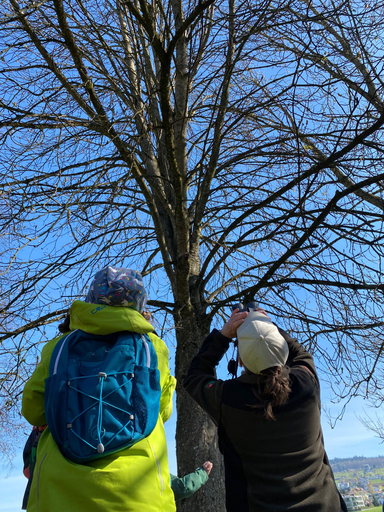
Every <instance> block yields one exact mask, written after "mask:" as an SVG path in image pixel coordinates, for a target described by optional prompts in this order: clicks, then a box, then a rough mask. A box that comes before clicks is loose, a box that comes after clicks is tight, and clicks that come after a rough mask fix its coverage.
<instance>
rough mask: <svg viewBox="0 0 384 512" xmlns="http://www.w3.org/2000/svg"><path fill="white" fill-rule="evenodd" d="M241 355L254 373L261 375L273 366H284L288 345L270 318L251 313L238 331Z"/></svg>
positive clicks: (257, 312) (261, 314)
mask: <svg viewBox="0 0 384 512" xmlns="http://www.w3.org/2000/svg"><path fill="white" fill-rule="evenodd" d="M237 339H238V342H239V355H240V357H241V360H242V361H243V363H244V365H245V367H246V368H247V369H248V370H249V371H250V372H252V373H260V372H261V371H262V370H265V369H267V368H271V367H272V366H284V365H285V363H286V362H287V359H288V353H289V349H288V345H287V342H286V341H285V339H284V338H283V336H282V335H281V334H280V333H279V330H278V328H277V327H276V326H275V325H274V324H273V323H272V322H271V319H270V318H269V316H267V315H265V314H264V313H261V312H260V311H250V312H249V313H248V316H247V317H246V319H245V320H244V322H243V323H242V324H241V325H240V326H239V327H238V329H237Z"/></svg>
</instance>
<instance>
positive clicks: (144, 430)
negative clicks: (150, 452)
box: [132, 366, 161, 438]
mask: <svg viewBox="0 0 384 512" xmlns="http://www.w3.org/2000/svg"><path fill="white" fill-rule="evenodd" d="M134 375H135V376H134V379H133V389H132V392H133V395H132V397H133V406H134V410H135V420H134V423H135V427H134V428H135V435H137V436H140V437H141V438H143V437H146V436H147V435H149V434H150V433H151V432H152V430H153V429H154V428H155V426H156V423H157V419H158V416H159V412H160V397H161V388H160V373H159V370H158V369H157V368H148V367H146V366H135V370H134Z"/></svg>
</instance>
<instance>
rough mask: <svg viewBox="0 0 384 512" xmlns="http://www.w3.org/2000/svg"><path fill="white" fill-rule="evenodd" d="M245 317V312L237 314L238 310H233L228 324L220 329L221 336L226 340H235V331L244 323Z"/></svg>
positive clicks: (246, 313)
mask: <svg viewBox="0 0 384 512" xmlns="http://www.w3.org/2000/svg"><path fill="white" fill-rule="evenodd" d="M247 315H248V312H247V311H242V312H241V313H239V310H238V309H235V311H233V312H232V315H231V316H230V317H229V319H228V322H227V323H226V324H225V325H224V327H223V328H222V329H221V334H222V335H223V336H225V337H226V338H236V330H237V328H238V327H239V326H240V325H241V324H242V323H243V322H244V319H245V318H246V316H247Z"/></svg>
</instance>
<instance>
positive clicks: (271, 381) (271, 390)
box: [251, 366, 291, 421]
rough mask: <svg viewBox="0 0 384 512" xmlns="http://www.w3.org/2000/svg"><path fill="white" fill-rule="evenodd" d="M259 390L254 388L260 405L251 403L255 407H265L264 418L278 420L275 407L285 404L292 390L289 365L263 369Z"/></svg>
mask: <svg viewBox="0 0 384 512" xmlns="http://www.w3.org/2000/svg"><path fill="white" fill-rule="evenodd" d="M260 377H261V378H260V380H259V382H258V384H257V390H256V389H255V388H253V389H252V391H253V394H254V395H255V397H256V398H257V399H258V400H259V401H260V402H261V404H260V405H251V407H253V408H264V418H265V419H267V420H269V421H270V420H274V421H275V420H276V418H275V416H274V414H273V409H272V408H273V407H276V406H279V405H284V404H285V403H286V402H287V400H288V397H289V393H290V392H291V386H290V381H289V369H288V367H287V366H283V367H281V366H272V367H271V368H267V369H266V370H263V371H262V372H261V374H260Z"/></svg>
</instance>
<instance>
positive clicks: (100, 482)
mask: <svg viewBox="0 0 384 512" xmlns="http://www.w3.org/2000/svg"><path fill="white" fill-rule="evenodd" d="M124 274H125V275H124ZM145 302H146V293H145V290H144V287H143V286H142V279H141V276H140V274H139V273H137V272H135V271H131V270H129V269H116V268H113V267H107V268H106V269H103V270H102V271H100V272H98V273H97V274H96V276H95V279H94V281H93V283H92V285H91V288H90V291H89V292H88V295H87V298H86V302H82V301H75V302H74V303H73V304H72V306H71V308H70V312H69V330H70V331H72V330H75V329H81V330H82V331H85V332H87V333H92V334H99V335H104V334H110V333H114V332H119V331H131V332H137V333H139V334H145V333H147V334H148V336H149V337H150V339H151V341H152V343H153V345H154V348H155V350H156V353H157V358H158V369H159V372H160V386H161V390H162V392H161V399H160V413H159V417H158V421H157V424H156V426H155V428H154V430H153V431H152V433H151V434H150V435H149V436H148V437H147V438H145V439H143V440H141V441H139V442H138V443H136V444H135V445H133V446H131V447H130V448H126V449H123V450H121V451H119V452H116V453H114V454H112V455H106V456H104V457H101V458H99V459H96V460H93V461H92V462H88V463H87V464H76V463H74V462H72V461H71V460H69V459H67V458H65V457H64V456H63V455H62V453H61V451H60V449H59V447H58V446H57V444H56V442H55V441H54V439H53V437H52V435H51V434H50V431H49V428H46V429H45V430H44V432H43V433H42V435H41V438H40V441H39V443H38V447H37V454H36V464H35V469H34V474H33V479H32V485H31V490H30V494H29V499H28V505H27V511H28V512H85V511H92V512H174V511H175V510H176V506H175V500H174V494H173V491H172V489H171V485H170V474H169V469H168V455H167V445H166V438H165V432H164V422H165V421H167V420H168V419H169V417H170V415H171V413H172V396H173V392H174V390H175V385H176V381H175V379H174V377H173V376H172V375H171V374H170V370H169V365H168V358H169V354H168V348H167V347H166V345H165V343H164V342H163V341H162V340H161V339H160V338H159V337H158V336H156V335H155V334H154V328H153V326H152V325H151V324H150V323H149V322H147V320H145V318H144V317H143V316H142V314H141V311H142V310H143V308H144V305H145ZM97 304H102V305H103V306H97ZM61 338H62V336H59V337H57V338H55V339H53V340H51V341H49V342H48V343H47V344H46V345H45V346H44V348H43V350H42V353H41V360H40V362H39V364H38V366H37V368H36V370H35V371H34V373H33V374H32V376H31V378H30V379H29V381H28V382H27V383H26V385H25V388H24V392H23V399H22V414H23V416H24V417H25V419H26V420H27V421H28V422H29V423H30V424H31V425H36V426H43V425H45V424H46V416H45V410H44V389H45V380H46V379H47V377H48V375H49V363H50V359H51V355H52V352H53V349H54V347H55V345H56V343H57V342H58V341H59V340H60V339H61Z"/></svg>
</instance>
